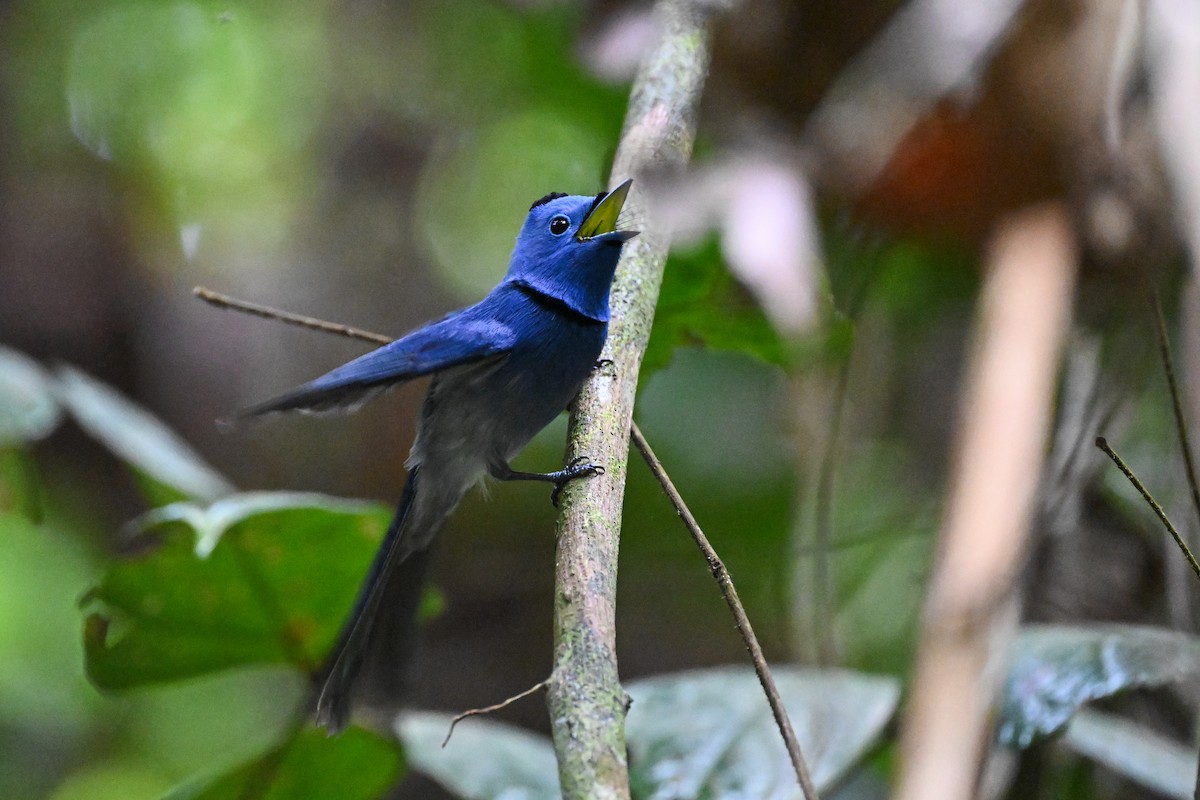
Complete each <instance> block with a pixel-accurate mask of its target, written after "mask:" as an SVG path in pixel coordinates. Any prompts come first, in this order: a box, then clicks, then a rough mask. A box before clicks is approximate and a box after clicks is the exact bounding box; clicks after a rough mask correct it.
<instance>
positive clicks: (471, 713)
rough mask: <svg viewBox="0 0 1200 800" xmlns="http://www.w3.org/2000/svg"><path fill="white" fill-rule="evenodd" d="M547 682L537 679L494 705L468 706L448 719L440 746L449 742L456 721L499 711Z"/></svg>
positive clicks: (522, 698)
mask: <svg viewBox="0 0 1200 800" xmlns="http://www.w3.org/2000/svg"><path fill="white" fill-rule="evenodd" d="M548 683H549V680H542V681H538V682H537V683H535V684H534V685H533V686H530V687H529V688H528V689H526V690H525V691H523V692H521V693H519V694H514V695H513V696H512V697H510V698H508V699H507V700H502V701H500V702H499V703H496V704H495V705H492V706H485V707H484V708H469V709H467V710H466V711H464V712H462V713H461V714H459V715H458V716H456V717H455V718H454V719H452V720H450V730H448V731H446V738H445V739H443V740H442V747H445V746H446V745H448V744H450V737H451V736H453V735H454V727H455V726H456V725H458V723H460V722H462V721H463V720H464V719H466V718H467V717H478V716H482V715H484V714H491V713H492V712H494V711H499V710H500V709H502V708H508V707H509V706H511V705H512V704H513V703H515V702H517V701H518V700H524V699H525V698H526V697H529V695H531V694H533V693H534V692H536V691H539V690H541V689H545V688H546V685H547V684H548Z"/></svg>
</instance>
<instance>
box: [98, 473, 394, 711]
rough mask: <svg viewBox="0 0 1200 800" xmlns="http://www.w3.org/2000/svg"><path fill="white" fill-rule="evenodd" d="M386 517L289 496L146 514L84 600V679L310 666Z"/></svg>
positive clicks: (333, 629)
mask: <svg viewBox="0 0 1200 800" xmlns="http://www.w3.org/2000/svg"><path fill="white" fill-rule="evenodd" d="M389 519H390V510H389V509H387V508H386V507H384V506H380V505H375V504H369V503H361V502H355V501H347V500H337V499H334V498H329V497H325V496H322V495H314V494H290V493H258V494H243V495H235V496H233V497H229V498H226V499H224V500H220V501H217V502H216V503H213V504H212V505H211V506H208V507H202V506H197V505H193V504H189V503H178V504H175V505H171V506H166V507H164V508H161V509H156V510H155V511H152V512H150V513H149V514H147V515H146V516H145V517H143V518H142V520H141V524H142V526H143V531H142V533H141V535H140V536H139V537H138V539H137V540H136V542H135V544H136V545H137V548H136V549H137V550H138V551H139V552H138V553H137V554H136V555H133V556H131V557H129V558H127V559H124V560H122V561H119V562H117V563H115V564H114V565H113V566H112V567H111V568H110V569H109V570H108V571H107V573H105V575H104V577H103V579H102V580H101V582H100V585H99V586H97V587H96V588H95V589H93V590H92V591H91V592H89V593H88V595H87V596H86V597H85V599H84V604H85V607H86V609H87V610H88V611H89V616H88V619H87V625H86V630H85V636H84V639H85V645H86V652H87V671H88V676H89V677H90V678H91V679H92V681H93V682H94V683H95V684H96V685H97V686H99V687H100V688H103V689H110V690H120V689H129V688H132V687H135V686H142V685H146V684H153V683H159V682H163V681H171V680H178V679H180V678H185V677H190V676H194V675H200V674H204V673H207V672H213V671H217V670H221V669H227V668H230V667H234V666H240V665H245V664H253V663H285V664H291V665H293V666H296V667H299V668H300V669H302V670H304V671H306V672H309V673H311V672H313V671H314V670H315V669H316V666H317V665H318V664H319V663H320V661H321V659H322V657H323V656H324V654H325V652H326V651H327V650H328V648H329V647H330V646H331V644H332V642H333V639H334V637H335V636H336V635H337V632H338V629H339V627H340V625H341V623H342V618H343V616H344V614H345V613H346V612H347V610H348V609H349V607H350V605H351V603H352V602H353V599H354V596H355V594H356V592H357V589H358V585H359V583H360V582H361V580H362V576H363V574H364V573H365V572H366V569H367V565H368V563H369V562H370V560H371V558H372V555H373V553H374V551H375V548H376V545H377V543H378V540H379V538H380V537H381V535H382V533H383V531H384V530H385V529H386V527H387V524H388V521H389Z"/></svg>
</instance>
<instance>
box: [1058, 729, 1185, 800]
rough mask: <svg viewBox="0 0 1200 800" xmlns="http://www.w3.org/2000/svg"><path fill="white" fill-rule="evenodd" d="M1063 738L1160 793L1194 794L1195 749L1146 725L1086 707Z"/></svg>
mask: <svg viewBox="0 0 1200 800" xmlns="http://www.w3.org/2000/svg"><path fill="white" fill-rule="evenodd" d="M1063 742H1064V743H1065V744H1066V745H1067V746H1068V747H1070V748H1071V749H1072V750H1074V751H1076V752H1077V753H1081V754H1083V755H1085V756H1087V757H1088V758H1091V759H1093V760H1094V761H1098V762H1100V763H1101V764H1103V765H1104V766H1106V767H1108V768H1109V769H1111V770H1113V771H1115V772H1119V773H1120V774H1122V775H1124V776H1126V777H1128V778H1132V779H1133V780H1135V781H1137V782H1138V783H1140V784H1142V785H1143V786H1146V787H1149V788H1150V789H1153V790H1154V791H1155V792H1156V793H1158V794H1162V795H1166V796H1167V797H1176V798H1179V800H1192V798H1193V797H1194V794H1193V792H1194V790H1195V788H1196V751H1195V749H1194V748H1193V747H1190V746H1189V747H1185V746H1183V745H1182V744H1179V743H1178V742H1175V741H1172V740H1171V739H1168V738H1166V737H1165V736H1163V735H1162V734H1160V733H1158V732H1157V731H1154V730H1151V729H1149V728H1147V727H1145V726H1143V725H1138V724H1136V723H1134V722H1130V721H1129V720H1126V719H1122V718H1121V717H1118V716H1114V715H1112V714H1105V713H1103V712H1100V711H1093V710H1090V709H1086V708H1085V709H1082V710H1080V711H1079V713H1077V714H1076V715H1075V718H1074V719H1072V720H1071V722H1070V723H1069V724H1068V725H1067V730H1066V732H1065V733H1064V734H1063Z"/></svg>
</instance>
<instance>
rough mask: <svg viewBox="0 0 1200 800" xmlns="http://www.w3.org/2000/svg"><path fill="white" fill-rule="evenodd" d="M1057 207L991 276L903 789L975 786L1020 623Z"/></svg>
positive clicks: (1014, 225)
mask: <svg viewBox="0 0 1200 800" xmlns="http://www.w3.org/2000/svg"><path fill="white" fill-rule="evenodd" d="M1075 261H1076V256H1075V248H1074V235H1073V233H1072V231H1071V228H1070V225H1069V223H1068V221H1067V214H1066V211H1065V209H1064V208H1062V207H1061V206H1059V205H1049V206H1042V207H1038V208H1031V209H1026V210H1024V211H1022V212H1019V213H1017V214H1015V215H1013V216H1012V217H1010V218H1009V219H1007V220H1005V221H1002V223H1001V225H1000V226H999V227H998V229H997V230H996V232H995V234H994V237H993V240H992V245H991V248H990V252H989V253H988V255H987V256H986V262H987V277H986V279H985V282H984V286H983V291H982V294H981V295H980V298H979V300H978V320H977V329H976V332H975V337H974V342H973V347H972V350H971V357H970V362H969V364H968V369H967V376H966V379H965V384H964V390H963V391H964V393H963V397H962V400H961V404H962V405H961V409H962V411H961V414H962V417H961V419H960V428H959V432H958V434H957V438H958V441H957V444H956V459H955V468H954V472H953V474H952V476H951V479H950V493H949V498H948V500H947V504H946V511H945V516H944V518H943V521H942V530H941V534H940V541H939V545H938V554H937V561H936V564H935V568H934V575H933V579H932V581H931V583H930V587H929V593H928V597H927V598H926V605H925V618H924V620H923V627H922V631H921V637H920V642H919V645H918V652H917V662H916V671H915V676H914V681H913V690H912V699H911V700H910V702H909V710H908V716H907V719H906V723H905V726H904V730H903V733H902V738H901V754H902V759H903V760H902V763H901V769H900V775H899V779H898V782H897V788H896V793H895V797H897V798H900V800H958V798H963V797H973V796H974V795H975V786H976V780H977V776H978V773H979V765H980V760H981V756H982V752H983V747H984V744H985V742H986V741H987V732H988V724H989V720H990V718H991V714H990V711H991V707H992V703H993V702H994V698H995V693H996V691H997V689H998V688H999V687H998V686H997V684H996V682H997V681H998V679H999V676H1000V675H1002V672H1003V671H1002V669H1001V668H1000V665H1001V663H1002V660H1003V659H1004V658H1005V657H1006V654H1007V652H1008V647H1009V644H1010V642H1011V640H1012V637H1013V634H1014V633H1015V629H1016V622H1017V618H1018V610H1019V609H1018V602H1017V597H1016V593H1015V592H1014V591H1013V587H1014V585H1015V581H1016V578H1017V575H1018V573H1019V572H1020V566H1021V560H1022V556H1023V554H1024V553H1025V548H1026V540H1027V536H1028V530H1029V524H1030V518H1031V516H1032V513H1033V507H1034V498H1035V496H1036V493H1037V486H1038V476H1039V474H1040V473H1041V467H1042V461H1043V458H1044V450H1045V443H1046V439H1047V435H1048V431H1049V427H1050V416H1051V408H1052V407H1053V400H1054V387H1055V375H1056V373H1057V369H1058V364H1059V358H1060V352H1061V349H1062V342H1063V338H1064V333H1065V330H1066V327H1067V322H1068V319H1069V310H1070V306H1071V294H1072V292H1071V289H1072V286H1073V284H1074V276H1075Z"/></svg>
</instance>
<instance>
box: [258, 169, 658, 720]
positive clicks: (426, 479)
mask: <svg viewBox="0 0 1200 800" xmlns="http://www.w3.org/2000/svg"><path fill="white" fill-rule="evenodd" d="M631 184H632V181H631V180H627V181H625V182H624V183H622V184H621V185H620V186H618V187H617V188H615V189H613V190H612V191H611V192H607V193H606V192H601V193H600V194H598V195H596V196H595V197H590V196H568V195H564V194H558V193H554V194H548V195H546V196H545V197H543V198H541V199H540V200H538V201H537V202H535V203H534V204H533V205H532V206H531V207H530V209H529V214H528V216H527V217H526V219H525V224H524V226H522V228H521V232H520V234H519V235H518V236H517V244H516V247H515V248H514V250H513V254H512V259H511V261H510V262H509V267H508V273H507V274H506V275H505V276H504V279H503V280H502V281H501V282H500V284H499V285H498V286H496V288H494V289H493V290H492V291H491V293H489V294H488V295H487V297H485V298H484V299H483V300H481V301H480V302H479V303H477V304H475V305H473V306H470V307H468V308H463V309H460V310H458V311H455V312H452V313H450V314H448V315H447V316H446V317H444V318H442V319H441V320H439V321H437V322H433V323H430V324H428V325H426V326H425V327H422V328H419V329H417V330H415V331H413V332H412V333H409V334H408V335H407V336H405V337H403V338H402V339H398V340H397V341H395V342H393V343H391V344H388V345H385V346H383V347H380V348H379V349H377V350H374V351H372V352H370V353H367V354H366V355H364V356H362V357H360V358H357V359H355V360H353V361H350V362H349V363H347V364H344V365H343V366H341V367H338V368H337V369H335V370H333V371H331V372H329V373H327V374H325V375H323V376H321V377H319V378H317V379H316V380H313V381H311V382H309V383H306V384H304V385H302V386H300V387H298V388H296V389H293V390H292V391H290V392H288V393H286V394H284V395H281V396H279V397H277V398H275V399H273V400H269V401H267V402H265V403H262V404H260V405H257V406H254V407H252V408H250V409H247V410H246V411H245V412H244V413H245V414H246V415H250V416H253V415H258V414H264V413H268V412H273V411H292V410H296V411H330V410H338V409H347V408H353V407H356V406H357V405H359V404H360V403H362V402H363V401H364V400H365V399H367V398H368V397H369V396H370V395H371V394H373V393H375V392H377V391H382V390H384V389H386V388H388V387H390V386H393V385H395V384H397V383H400V382H402V381H407V380H410V379H412V378H416V377H419V376H422V375H432V376H433V380H432V383H431V384H430V386H429V392H428V394H427V395H426V396H425V402H424V406H423V407H422V409H421V415H420V418H419V420H418V424H417V434H416V440H415V441H414V443H413V446H412V451H411V452H410V454H409V457H408V461H407V466H408V468H409V473H408V483H407V485H406V486H405V489H404V493H403V496H402V498H401V500H400V504H399V507H398V508H397V510H396V515H395V517H394V518H393V520H392V523H391V525H390V526H389V527H388V531H387V534H386V535H385V537H384V540H383V543H382V545H381V546H380V549H379V552H378V553H377V554H376V556H375V560H374V563H372V565H371V568H370V571H369V572H368V573H367V577H366V580H365V581H364V583H363V585H362V588H361V589H360V590H359V594H358V599H357V601H356V602H355V605H354V609H353V611H352V612H351V614H350V616H349V618H348V619H347V620H346V622H345V624H344V626H343V628H342V631H341V635H340V636H339V638H338V641H337V644H336V645H335V647H334V649H333V652H332V654H331V655H330V657H329V659H328V661H327V662H326V666H325V668H324V670H323V671H322V673H321V675H320V676H319V678H318V687H317V695H316V721H317V724H318V725H323V726H324V727H325V728H326V729H328V730H329V731H330V732H331V733H336V732H338V731H341V730H342V729H343V728H345V726H346V724H347V721H348V719H349V716H350V712H351V710H352V709H353V708H354V707H355V706H358V705H361V704H370V705H377V704H380V703H383V704H388V703H391V702H394V700H395V699H396V696H397V694H398V693H399V692H400V690H401V685H402V676H401V674H400V673H401V672H402V671H403V666H402V664H403V662H404V661H405V660H407V658H406V654H407V653H408V652H410V650H411V647H412V645H411V641H410V640H411V638H412V633H413V631H414V625H415V622H414V617H415V610H416V607H417V604H418V602H419V598H420V588H421V582H422V578H423V574H424V567H425V563H426V562H427V553H428V548H429V545H430V544H431V542H432V541H433V539H434V537H435V536H437V534H438V532H439V531H440V530H441V528H442V526H443V524H444V523H445V521H446V519H447V518H448V517H449V515H450V513H451V512H452V511H453V510H454V508H455V506H457V505H458V502H459V500H461V499H462V497H463V495H464V494H465V493H466V492H467V490H468V489H470V488H471V487H472V486H473V485H475V484H476V483H478V482H479V481H480V480H482V479H483V478H484V477H485V476H489V475H490V476H491V477H493V478H496V479H498V480H502V481H512V480H536V481H546V482H549V483H552V484H553V485H554V489H553V492H552V494H551V500H553V501H554V502H555V504H557V499H558V493H559V491H560V490H561V489H562V487H563V486H564V485H565V484H566V483H567V482H568V481H570V480H572V479H574V478H578V477H583V476H586V475H594V474H598V473H599V472H601V471H602V467H599V466H597V465H594V464H591V463H572V464H569V465H567V466H566V467H565V468H563V469H561V470H558V471H556V472H549V473H544V474H543V473H527V472H516V471H514V470H513V469H512V468H511V467H509V462H510V461H511V460H512V459H513V458H514V457H515V456H516V455H517V453H518V452H520V450H521V449H522V448H523V447H524V446H525V445H526V444H527V443H528V442H529V440H530V439H532V438H533V437H534V435H535V434H537V432H538V431H540V430H541V429H542V428H544V427H545V426H546V425H548V424H549V423H550V422H551V421H552V420H553V419H554V418H555V417H556V416H558V414H559V413H560V412H562V411H563V410H564V409H565V408H566V406H567V404H568V403H569V402H570V401H571V399H572V398H573V397H574V396H575V394H576V393H577V392H578V391H579V388H580V386H582V384H583V381H584V379H586V378H587V376H588V374H589V373H590V372H591V370H592V369H593V367H594V366H595V364H596V359H597V358H598V357H599V356H600V350H601V348H602V347H603V346H604V340H605V338H606V336H607V335H608V318H609V309H608V296H609V290H610V288H611V286H612V280H613V272H614V271H615V269H616V266H617V259H618V257H619V256H620V254H621V246H622V245H623V244H624V243H625V242H626V241H628V240H629V239H630V238H632V237H634V236H636V235H637V231H622V230H617V227H616V225H617V216H618V215H619V214H620V212H621V208H622V206H623V205H624V203H625V198H626V196H627V195H628V193H629V188H630V185H631ZM406 562H407V563H406ZM402 566H403V567H406V569H402Z"/></svg>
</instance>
